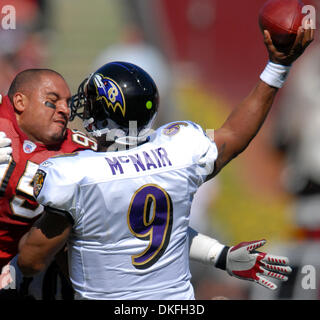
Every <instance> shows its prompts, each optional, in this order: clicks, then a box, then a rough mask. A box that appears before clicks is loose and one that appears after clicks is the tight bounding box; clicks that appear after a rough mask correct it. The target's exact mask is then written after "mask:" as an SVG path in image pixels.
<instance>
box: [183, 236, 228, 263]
mask: <svg viewBox="0 0 320 320" xmlns="http://www.w3.org/2000/svg"><path fill="white" fill-rule="evenodd" d="M224 247H225V246H224V245H223V244H221V243H219V241H217V240H215V239H213V238H210V237H207V236H205V235H203V234H201V233H198V234H197V235H196V236H195V237H193V238H192V240H191V243H190V253H189V257H190V259H192V260H196V261H198V262H202V263H206V264H211V265H215V264H216V262H217V259H218V257H219V255H220V253H221V252H222V250H223V248H224Z"/></svg>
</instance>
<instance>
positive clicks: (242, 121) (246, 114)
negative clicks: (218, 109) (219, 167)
mask: <svg viewBox="0 0 320 320" xmlns="http://www.w3.org/2000/svg"><path fill="white" fill-rule="evenodd" d="M277 91H278V89H277V88H274V87H270V86H269V85H267V84H266V83H265V82H263V81H262V80H260V81H259V82H258V84H257V86H256V87H255V88H254V89H253V90H252V91H251V93H250V94H249V95H248V97H247V98H246V99H244V101H243V102H242V103H241V104H240V105H239V106H237V107H236V108H235V109H234V110H233V111H232V113H231V114H230V116H229V117H228V119H227V120H226V121H225V123H224V124H223V126H222V128H223V129H226V130H229V131H230V132H231V134H232V135H233V136H234V141H233V146H232V147H233V150H232V151H233V153H234V154H235V155H237V154H239V153H240V152H242V151H243V150H244V149H245V148H246V147H247V146H248V144H249V143H250V141H251V140H252V139H253V138H254V137H255V136H256V134H257V133H258V131H259V129H260V127H261V126H262V124H263V123H264V121H265V119H266V117H267V115H268V113H269V111H270V109H271V106H272V103H273V101H274V98H275V95H276V93H277Z"/></svg>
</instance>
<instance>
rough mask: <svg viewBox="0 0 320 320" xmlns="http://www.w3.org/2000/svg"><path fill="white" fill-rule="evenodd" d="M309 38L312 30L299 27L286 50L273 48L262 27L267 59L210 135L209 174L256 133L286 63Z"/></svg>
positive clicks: (283, 76)
mask: <svg viewBox="0 0 320 320" xmlns="http://www.w3.org/2000/svg"><path fill="white" fill-rule="evenodd" d="M313 38H314V30H312V29H308V30H304V29H303V28H300V29H299V31H298V35H297V38H296V41H295V43H294V45H293V46H292V48H291V50H290V51H289V53H283V52H280V51H278V50H277V49H276V48H275V46H274V45H273V43H272V40H271V38H270V34H269V32H268V31H267V30H265V32H264V43H265V45H266V47H267V50H268V54H269V63H268V65H267V67H266V69H265V70H264V72H263V73H262V74H261V76H260V80H259V82H258V84H257V85H256V87H255V88H254V89H253V90H252V91H251V92H250V94H249V95H248V96H247V97H246V98H245V99H244V100H243V102H242V103H241V104H240V105H239V106H237V107H236V108H235V109H234V110H233V111H232V112H231V114H230V115H229V117H228V118H227V120H226V121H225V122H224V124H223V125H222V127H221V128H220V129H218V130H215V131H214V136H212V137H211V138H212V139H213V140H214V141H215V143H216V145H217V148H218V158H217V161H216V163H215V170H214V172H213V174H212V176H214V175H216V174H217V173H218V172H219V171H220V170H221V169H222V168H223V167H224V166H225V165H226V164H227V163H228V162H229V161H231V160H232V159H233V158H235V157H236V156H237V155H238V154H239V153H241V152H242V151H243V150H245V149H246V147H247V146H248V144H249V143H250V141H251V140H252V139H253V138H254V137H255V136H256V134H257V133H258V131H259V129H260V127H261V126H262V124H263V122H264V120H265V118H266V116H267V114H268V112H269V110H270V108H271V106H272V103H273V101H274V98H275V96H276V93H277V91H278V89H279V88H281V87H282V85H283V83H284V81H285V79H286V77H287V76H288V73H289V70H290V66H291V65H292V63H293V62H294V61H295V60H296V59H297V58H298V57H299V56H301V55H302V53H303V52H304V50H305V49H306V48H307V47H308V46H309V45H310V43H311V42H312V41H313ZM212 176H211V177H212ZM211 177H210V178H211Z"/></svg>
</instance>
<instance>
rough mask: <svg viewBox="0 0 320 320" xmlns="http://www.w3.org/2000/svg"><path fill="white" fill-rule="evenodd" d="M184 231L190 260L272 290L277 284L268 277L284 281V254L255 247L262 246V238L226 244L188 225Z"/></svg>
mask: <svg viewBox="0 0 320 320" xmlns="http://www.w3.org/2000/svg"><path fill="white" fill-rule="evenodd" d="M188 233H189V239H190V253H189V257H190V259H192V260H195V261H198V262H202V263H205V264H210V265H213V266H215V267H216V268H219V269H222V270H226V271H227V272H228V273H229V274H230V275H231V276H234V277H237V278H239V279H242V280H247V281H253V282H256V283H257V284H260V285H262V286H264V287H266V288H268V289H271V290H275V289H276V288H277V285H276V284H275V283H274V282H273V281H271V280H270V278H271V279H278V280H281V281H287V280H288V275H289V274H290V273H291V271H292V270H291V268H290V267H289V260H288V258H287V257H280V256H274V255H271V254H268V253H265V252H259V251H257V250H256V249H258V248H260V247H262V246H263V245H264V244H265V243H266V240H259V241H250V242H241V243H239V244H238V245H236V246H232V247H228V246H225V245H222V244H221V243H219V242H218V241H217V240H215V239H213V238H210V237H207V236H205V235H203V234H200V233H198V232H196V231H195V230H193V229H192V228H189V230H188Z"/></svg>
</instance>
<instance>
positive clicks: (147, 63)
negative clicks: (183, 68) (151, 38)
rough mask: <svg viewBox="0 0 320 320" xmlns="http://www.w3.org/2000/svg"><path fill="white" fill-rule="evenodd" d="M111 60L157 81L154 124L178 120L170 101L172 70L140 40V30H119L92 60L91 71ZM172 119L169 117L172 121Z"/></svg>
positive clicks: (154, 48) (157, 51) (155, 52)
mask: <svg viewBox="0 0 320 320" xmlns="http://www.w3.org/2000/svg"><path fill="white" fill-rule="evenodd" d="M111 61H125V62H131V63H133V64H136V65H138V66H140V67H141V68H143V69H144V70H146V71H147V72H148V73H149V74H150V75H151V77H152V78H153V79H154V81H155V82H156V83H157V84H158V88H159V94H160V108H159V115H158V119H157V120H156V121H157V123H156V126H160V125H163V124H165V123H167V122H169V121H174V120H177V119H178V116H177V115H176V113H175V111H176V108H175V105H174V102H173V96H172V95H173V73H172V71H171V66H170V65H169V62H168V61H167V59H166V57H165V55H164V54H163V53H162V52H161V51H160V50H159V49H158V48H157V47H156V46H154V45H152V44H151V43H149V42H147V41H146V40H145V39H144V35H143V32H142V30H140V29H139V27H138V26H136V25H134V24H129V25H128V26H126V27H125V28H124V30H123V31H122V35H121V36H120V41H119V42H117V43H114V44H111V45H108V46H107V47H106V48H105V49H104V50H103V51H102V52H101V53H100V54H99V56H98V57H97V59H96V60H95V61H94V63H93V67H92V69H93V70H96V69H98V68H99V67H100V66H102V65H104V64H106V63H108V62H111ZM172 119H173V120H172Z"/></svg>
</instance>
